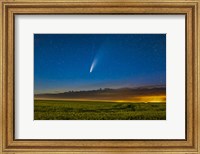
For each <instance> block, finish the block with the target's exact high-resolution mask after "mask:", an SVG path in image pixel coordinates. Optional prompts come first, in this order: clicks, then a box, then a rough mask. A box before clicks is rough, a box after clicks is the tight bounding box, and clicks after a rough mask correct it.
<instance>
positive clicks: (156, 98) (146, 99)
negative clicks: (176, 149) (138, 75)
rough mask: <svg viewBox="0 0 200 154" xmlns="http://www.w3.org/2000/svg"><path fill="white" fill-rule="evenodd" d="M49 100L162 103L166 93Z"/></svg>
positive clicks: (164, 100)
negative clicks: (118, 97)
mask: <svg viewBox="0 0 200 154" xmlns="http://www.w3.org/2000/svg"><path fill="white" fill-rule="evenodd" d="M35 99H36V100H46V99H48V98H35ZM49 99H51V100H54V99H55V100H66V101H98V102H120V103H127V102H128V103H131V102H133V103H141V102H143V103H147V102H148V103H151V102H152V103H162V102H166V95H159V96H136V97H132V98H131V97H128V98H125V99H107V98H105V99H104V98H102V99H101V100H98V99H94V98H91V99H90V98H78V99H76V98H71V99H68V98H49Z"/></svg>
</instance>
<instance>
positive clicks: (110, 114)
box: [34, 100, 166, 120]
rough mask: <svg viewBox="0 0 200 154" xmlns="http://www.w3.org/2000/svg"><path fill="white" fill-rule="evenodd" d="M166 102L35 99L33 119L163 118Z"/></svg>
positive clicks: (164, 116) (164, 117)
mask: <svg viewBox="0 0 200 154" xmlns="http://www.w3.org/2000/svg"><path fill="white" fill-rule="evenodd" d="M165 119H166V103H115V102H99V101H64V100H35V101H34V120H165Z"/></svg>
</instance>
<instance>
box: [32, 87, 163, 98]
mask: <svg viewBox="0 0 200 154" xmlns="http://www.w3.org/2000/svg"><path fill="white" fill-rule="evenodd" d="M34 98H35V99H66V100H101V101H134V102H165V101H166V87H165V86H148V87H147V86H146V87H145V86H144V87H137V88H126V87H125V88H119V89H110V88H104V89H98V90H88V91H68V92H63V93H55V94H50V93H49V94H48V93H47V94H35V97H34Z"/></svg>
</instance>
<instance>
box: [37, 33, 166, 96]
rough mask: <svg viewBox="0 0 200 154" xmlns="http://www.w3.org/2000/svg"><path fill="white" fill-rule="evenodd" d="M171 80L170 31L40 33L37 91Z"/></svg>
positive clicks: (149, 83)
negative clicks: (168, 66)
mask: <svg viewBox="0 0 200 154" xmlns="http://www.w3.org/2000/svg"><path fill="white" fill-rule="evenodd" d="M156 85H166V35H165V34H34V92H35V94H39V93H59V92H65V91H79V90H95V89H99V88H124V87H140V86H156Z"/></svg>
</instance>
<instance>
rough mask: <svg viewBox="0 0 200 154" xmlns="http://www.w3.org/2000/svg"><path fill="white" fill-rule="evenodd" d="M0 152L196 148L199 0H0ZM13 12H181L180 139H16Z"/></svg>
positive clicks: (199, 132) (199, 134)
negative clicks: (183, 136)
mask: <svg viewBox="0 0 200 154" xmlns="http://www.w3.org/2000/svg"><path fill="white" fill-rule="evenodd" d="M0 8H1V16H0V38H1V41H0V81H1V84H0V98H1V100H0V130H1V131H0V137H1V140H0V144H1V146H0V153H5V154H11V153H12V154H14V153H16V154H17V153H24V154H25V153H41V154H42V153H200V144H199V143H200V121H199V120H200V118H199V117H200V101H199V99H200V95H199V90H200V54H199V53H200V50H199V49H200V48H199V46H200V26H199V25H200V20H199V19H200V9H199V8H200V1H199V0H144V1H140V0H124V1H123V0H107V1H106V0H53V1H52V0H2V1H1V2H0ZM16 14H161V15H162V14H163V15H164V14H171V15H173V14H184V15H185V17H186V41H185V43H186V57H187V58H186V64H187V65H186V81H187V82H186V139H184V140H180V139H179V140H169V139H168V140H16V139H15V138H14V135H15V134H14V129H15V126H14V105H15V104H14V97H15V95H14V82H15V81H14V56H15V54H14V53H15V48H14V44H15V42H14V32H15V29H14V17H15V15H16Z"/></svg>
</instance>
